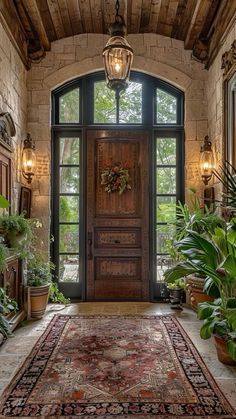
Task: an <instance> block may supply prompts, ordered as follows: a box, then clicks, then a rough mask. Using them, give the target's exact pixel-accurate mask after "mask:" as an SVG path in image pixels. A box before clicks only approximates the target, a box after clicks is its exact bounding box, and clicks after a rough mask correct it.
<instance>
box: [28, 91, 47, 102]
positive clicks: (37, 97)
mask: <svg viewBox="0 0 236 419" xmlns="http://www.w3.org/2000/svg"><path fill="white" fill-rule="evenodd" d="M49 103H50V92H48V91H47V90H35V91H32V104H33V105H47V104H49Z"/></svg>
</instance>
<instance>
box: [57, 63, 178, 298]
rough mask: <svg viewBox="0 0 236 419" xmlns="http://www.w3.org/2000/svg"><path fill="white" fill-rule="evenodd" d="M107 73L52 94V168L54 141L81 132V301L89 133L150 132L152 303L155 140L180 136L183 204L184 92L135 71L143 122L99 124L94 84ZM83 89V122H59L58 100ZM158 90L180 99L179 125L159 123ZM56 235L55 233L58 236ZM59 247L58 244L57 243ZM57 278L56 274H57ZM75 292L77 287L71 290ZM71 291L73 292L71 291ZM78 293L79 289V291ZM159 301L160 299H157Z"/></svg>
mask: <svg viewBox="0 0 236 419" xmlns="http://www.w3.org/2000/svg"><path fill="white" fill-rule="evenodd" d="M104 80H105V73H104V72H103V71H99V72H96V73H90V74H87V75H84V76H81V77H79V78H77V79H74V80H71V81H69V82H67V83H65V84H64V85H62V86H60V87H59V88H57V89H55V90H54V91H53V92H52V114H51V120H52V128H51V129H52V148H51V150H52V167H51V173H54V172H55V167H56V164H57V163H56V160H55V155H54V153H55V141H57V138H58V136H59V135H60V134H61V135H62V134H63V135H74V136H76V133H77V134H78V132H80V134H81V137H80V138H81V152H80V159H81V161H80V168H81V176H80V193H81V197H83V200H84V202H82V199H80V220H83V221H84V222H83V223H82V222H80V235H79V237H80V244H79V248H80V258H81V260H80V277H81V278H83V283H82V285H81V284H80V288H81V289H80V294H81V295H80V298H81V299H82V300H83V299H85V295H86V292H85V287H86V272H85V265H86V263H85V262H86V246H85V245H84V246H83V243H86V236H85V233H86V231H85V230H86V208H85V202H86V179H85V171H86V132H87V130H90V129H96V130H97V129H102V130H104V129H119V130H122V129H123V130H130V129H134V130H139V129H140V130H149V131H150V137H151V138H152V144H151V146H150V147H149V149H150V188H149V190H150V274H151V277H152V280H151V282H152V283H153V284H154V286H153V287H151V295H150V298H151V300H155V298H156V287H155V282H156V234H155V230H156V218H155V217H156V170H155V168H156V160H155V159H156V140H155V139H156V137H157V136H160V135H161V136H167V134H168V135H173V134H174V135H175V136H177V137H178V150H176V152H177V165H176V168H177V170H176V175H177V176H178V181H177V191H176V200H177V202H178V200H180V201H181V202H184V189H185V184H184V164H185V157H184V92H183V91H181V90H180V89H178V88H177V87H175V86H173V85H171V84H169V83H168V82H166V81H163V80H160V79H158V78H157V77H154V76H151V75H147V74H144V73H142V72H139V71H132V72H131V75H130V80H131V81H137V82H138V83H142V112H143V116H142V123H135V124H126V123H120V124H119V123H118V124H117V123H109V124H105V123H104V124H100V123H93V115H94V109H93V83H94V82H96V81H104ZM76 87H79V88H80V96H79V97H80V103H79V107H80V122H79V123H59V98H60V96H61V95H64V94H65V93H68V92H69V91H71V90H73V89H74V88H76ZM157 89H160V90H163V91H166V92H167V93H168V94H170V95H172V96H174V97H176V99H177V122H176V123H157V119H156V91H157ZM55 182H56V181H55V179H54V177H53V176H52V199H51V209H52V222H51V233H52V235H54V236H55V241H56V240H58V236H57V234H58V232H56V225H57V218H58V208H57V206H55V199H54V195H55V194H56V188H55V184H54V183H55ZM55 233H56V234H55ZM55 241H54V242H53V243H52V261H53V262H55V261H56V260H57V255H56V250H55ZM58 247H59V243H58ZM56 275H57V272H56ZM59 285H60V289H61V290H62V291H64V292H65V290H64V286H63V284H62V283H59ZM72 288H74V289H75V287H72ZM72 288H71V290H72ZM77 290H78V288H77ZM157 298H158V297H157Z"/></svg>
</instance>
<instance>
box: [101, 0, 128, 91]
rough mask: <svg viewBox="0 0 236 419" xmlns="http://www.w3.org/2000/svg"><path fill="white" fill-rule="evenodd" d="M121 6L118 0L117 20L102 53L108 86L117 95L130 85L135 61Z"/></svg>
mask: <svg viewBox="0 0 236 419" xmlns="http://www.w3.org/2000/svg"><path fill="white" fill-rule="evenodd" d="M119 7H120V5H119V1H118V0H117V1H116V15H115V22H114V23H113V24H112V25H111V26H110V28H109V32H110V35H111V38H110V39H109V40H108V42H107V44H106V46H105V48H104V49H103V53H102V56H103V61H104V67H105V74H106V81H107V86H108V87H109V88H110V89H113V90H115V92H116V97H119V94H120V92H121V91H122V90H124V89H126V87H127V86H128V81H129V74H130V68H131V65H132V61H133V50H132V48H131V46H130V45H129V43H128V41H127V40H126V39H125V24H124V19H123V17H122V16H120V15H119Z"/></svg>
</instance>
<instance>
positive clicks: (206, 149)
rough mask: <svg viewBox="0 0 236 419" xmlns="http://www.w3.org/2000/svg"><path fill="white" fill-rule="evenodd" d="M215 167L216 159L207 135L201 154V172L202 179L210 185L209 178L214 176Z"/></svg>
mask: <svg viewBox="0 0 236 419" xmlns="http://www.w3.org/2000/svg"><path fill="white" fill-rule="evenodd" d="M214 168H215V159H214V153H213V150H212V148H211V141H210V140H209V137H208V136H207V135H206V137H205V139H204V144H203V145H202V146H201V155H200V173H201V176H202V180H203V182H204V184H205V185H208V182H209V180H210V179H211V177H212V172H213V170H214Z"/></svg>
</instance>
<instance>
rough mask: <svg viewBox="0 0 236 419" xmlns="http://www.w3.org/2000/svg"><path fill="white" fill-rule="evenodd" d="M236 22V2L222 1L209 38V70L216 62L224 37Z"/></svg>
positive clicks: (235, 0) (234, 0)
mask: <svg viewBox="0 0 236 419" xmlns="http://www.w3.org/2000/svg"><path fill="white" fill-rule="evenodd" d="M235 22H236V0H231V1H228V0H221V2H220V5H219V9H218V11H217V15H216V18H215V20H214V22H213V25H212V27H211V29H210V32H211V33H209V38H210V46H209V54H208V61H207V68H209V67H210V65H211V64H212V62H213V61H214V59H215V57H216V55H217V53H218V51H219V50H220V48H221V46H222V44H223V42H224V35H225V34H226V33H227V30H228V29H230V28H231V27H232V26H233V25H234V24H235Z"/></svg>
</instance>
